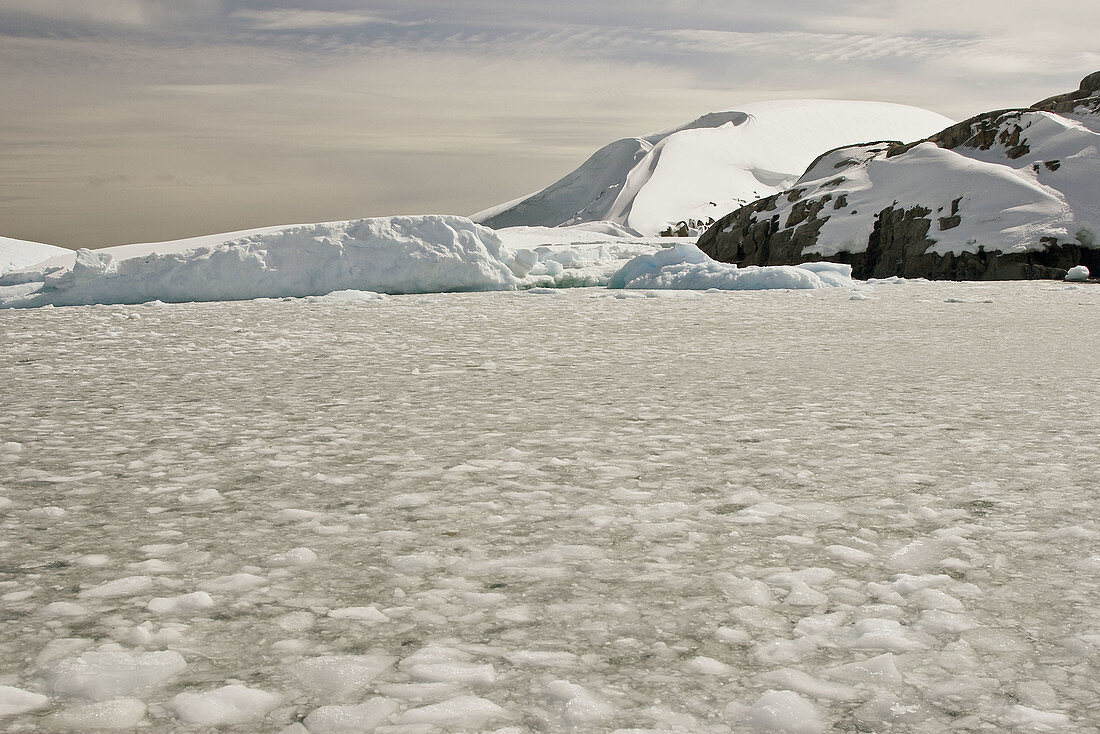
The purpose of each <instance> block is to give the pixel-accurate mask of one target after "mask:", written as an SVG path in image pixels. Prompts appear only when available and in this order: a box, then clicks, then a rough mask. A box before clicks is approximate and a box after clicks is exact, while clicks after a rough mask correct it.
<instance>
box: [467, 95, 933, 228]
mask: <svg viewBox="0 0 1100 734" xmlns="http://www.w3.org/2000/svg"><path fill="white" fill-rule="evenodd" d="M949 124H951V120H949V119H948V118H946V117H944V116H942V115H939V114H936V113H934V112H929V111H928V110H923V109H919V108H916V107H908V106H905V105H897V104H888V103H883V102H846V101H837V100H786V101H776V102H760V103H756V104H750V105H745V106H744V107H742V108H740V109H739V110H732V111H728V112H716V113H711V114H708V115H704V116H703V117H700V118H698V119H697V120H694V121H692V122H690V123H688V124H686V125H683V126H681V127H678V128H674V129H672V130H667V131H664V132H660V133H654V134H653V135H647V136H645V137H640V138H624V139H622V140H617V141H615V142H613V143H611V144H609V145H607V146H605V147H603V148H601V149H600V150H599V151H597V152H596V153H595V154H593V155H592V157H591V158H589V159H588V160H587V161H585V163H584V164H583V165H582V166H581V167H580V168H578V169H577V170H575V171H573V172H572V173H570V174H569V175H567V176H565V177H564V178H562V179H561V180H559V181H557V182H556V183H554V184H552V185H551V186H549V187H547V188H545V189H543V190H541V191H539V192H536V193H534V194H531V195H530V196H527V197H525V198H523V199H520V200H517V201H514V202H509V203H507V204H502V205H500V206H497V207H494V208H492V209H487V210H485V211H482V212H478V213H477V214H474V215H473V216H472V219H474V220H475V221H478V222H482V223H484V224H487V225H488V226H491V227H494V228H499V227H509V226H516V225H542V226H551V227H552V226H557V225H561V224H575V223H577V222H587V221H597V220H609V221H613V222H617V223H619V224H622V225H624V226H627V227H630V228H632V229H634V230H637V231H638V232H641V233H643V234H647V235H654V234H657V233H658V232H660V231H661V230H663V229H665V228H666V227H667V226H669V225H670V224H674V223H676V222H679V221H686V220H689V219H696V220H706V219H707V218H717V217H720V216H722V215H723V214H725V213H727V212H729V211H732V210H733V209H736V208H737V207H739V206H741V205H742V204H744V203H746V202H749V201H753V200H755V199H758V198H760V197H763V196H768V195H770V194H773V193H776V192H778V191H781V190H783V189H784V188H786V187H787V186H789V185H790V184H791V183H793V182H794V181H795V180H796V179H797V178H798V177H799V175H801V174H802V173H803V172H804V171H805V170H806V167H807V166H808V165H809V164H810V163H811V162H812V161H813V159H814V158H815V157H816V156H818V155H820V154H821V153H823V152H824V151H826V150H829V149H831V148H836V147H838V146H841V145H850V144H854V143H863V142H867V141H869V140H916V139H919V138H922V137H924V136H926V135H930V134H931V133H933V132H935V131H936V130H939V129H942V128H943V127H944V126H946V125H949Z"/></svg>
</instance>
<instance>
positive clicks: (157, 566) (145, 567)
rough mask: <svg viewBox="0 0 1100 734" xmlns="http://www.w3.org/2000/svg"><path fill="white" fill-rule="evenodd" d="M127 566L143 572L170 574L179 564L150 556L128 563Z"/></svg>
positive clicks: (132, 569)
mask: <svg viewBox="0 0 1100 734" xmlns="http://www.w3.org/2000/svg"><path fill="white" fill-rule="evenodd" d="M126 568H128V569H130V570H131V571H137V572H139V573H143V574H169V573H172V572H174V571H175V570H176V568H177V566H176V564H174V563H171V562H169V561H163V560H161V559H159V558H150V559H149V560H147V561H138V562H137V563H127V564H126Z"/></svg>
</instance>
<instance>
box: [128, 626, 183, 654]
mask: <svg viewBox="0 0 1100 734" xmlns="http://www.w3.org/2000/svg"><path fill="white" fill-rule="evenodd" d="M183 641H184V637H183V632H181V631H180V630H179V629H178V628H176V627H172V626H169V625H165V626H164V627H163V628H161V629H159V630H157V629H155V628H154V626H153V623H152V622H150V621H148V620H146V621H144V622H142V623H141V624H139V625H138V626H137V627H134V629H133V630H131V631H130V635H129V638H128V639H127V642H129V643H130V644H131V645H134V646H141V647H162V648H169V647H172V646H174V645H180V644H182V643H183Z"/></svg>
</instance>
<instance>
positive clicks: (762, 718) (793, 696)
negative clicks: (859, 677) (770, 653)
mask: <svg viewBox="0 0 1100 734" xmlns="http://www.w3.org/2000/svg"><path fill="white" fill-rule="evenodd" d="M741 722H742V724H744V725H745V727H747V730H748V731H754V732H768V733H769V734H771V733H773V732H774V733H775V734H779V733H780V732H783V733H788V732H789V734H818V733H819V732H822V731H824V730H825V721H824V720H823V718H822V715H821V712H820V711H819V710H818V708H817V706H815V705H814V704H813V703H811V702H810V701H807V700H806V699H804V698H802V697H801V696H799V695H798V694H797V693H795V692H794V691H768V692H767V693H765V694H764V695H763V696H761V697H760V698H758V699H756V702H755V703H753V705H752V706H751V707H750V708H749V710H748V711H747V712H746V713H745V716H744V718H743V719H742V720H741Z"/></svg>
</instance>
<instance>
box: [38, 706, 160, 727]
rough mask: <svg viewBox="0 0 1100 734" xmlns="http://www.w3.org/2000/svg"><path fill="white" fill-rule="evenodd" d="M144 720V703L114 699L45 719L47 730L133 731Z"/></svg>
mask: <svg viewBox="0 0 1100 734" xmlns="http://www.w3.org/2000/svg"><path fill="white" fill-rule="evenodd" d="M144 718H145V703H144V702H143V701H141V700H139V699H136V698H112V699H109V700H106V701H96V702H95V703H88V704H84V705H82V706H70V707H69V708H64V709H61V710H60V711H55V712H53V713H52V714H50V715H49V716H47V717H46V718H45V719H44V720H43V724H45V726H46V728H48V729H64V730H66V731H92V730H94V731H110V730H115V729H132V728H134V727H136V726H139V725H141V723H142V720H143V719H144Z"/></svg>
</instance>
